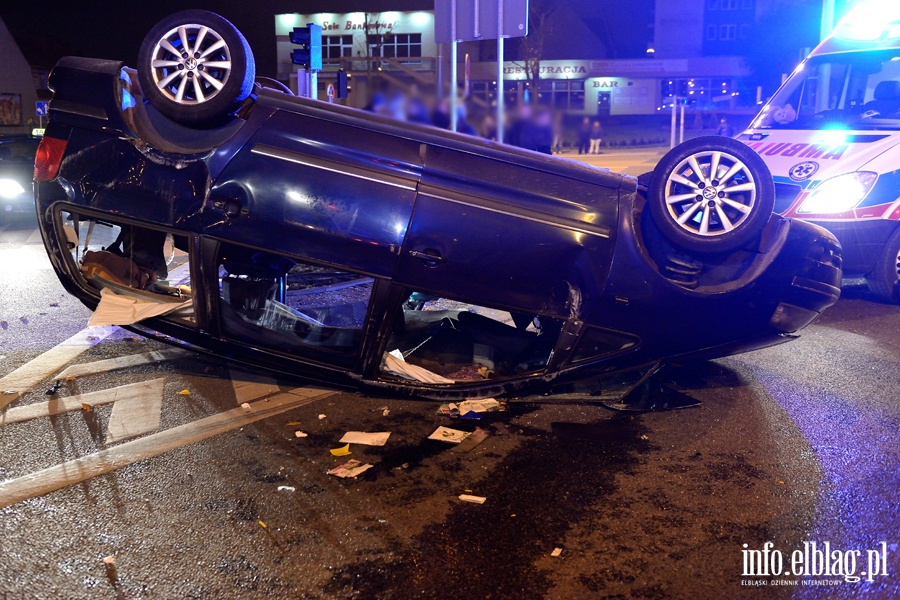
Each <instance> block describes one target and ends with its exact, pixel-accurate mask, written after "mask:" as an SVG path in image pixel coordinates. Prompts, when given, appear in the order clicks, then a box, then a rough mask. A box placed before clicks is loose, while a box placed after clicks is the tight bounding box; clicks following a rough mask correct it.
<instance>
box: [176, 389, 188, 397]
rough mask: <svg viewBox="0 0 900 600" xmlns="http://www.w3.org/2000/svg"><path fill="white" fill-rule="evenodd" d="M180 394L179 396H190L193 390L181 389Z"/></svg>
mask: <svg viewBox="0 0 900 600" xmlns="http://www.w3.org/2000/svg"><path fill="white" fill-rule="evenodd" d="M178 395H179V396H190V395H191V392H190V390H181V391H180V392H178Z"/></svg>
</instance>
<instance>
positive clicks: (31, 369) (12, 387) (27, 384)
mask: <svg viewBox="0 0 900 600" xmlns="http://www.w3.org/2000/svg"><path fill="white" fill-rule="evenodd" d="M116 329H117V328H116V327H91V328H88V329H82V330H81V331H79V332H78V333H76V334H75V335H73V336H72V337H70V338H69V339H67V340H65V341H64V342H61V343H60V344H57V345H56V346H55V347H53V348H51V349H50V350H47V351H46V352H44V353H43V354H41V355H40V356H38V357H37V358H35V359H34V360H32V361H29V362H27V363H25V364H24V365H22V366H21V367H19V368H18V369H16V370H15V371H13V372H12V373H10V374H9V375H6V376H5V377H2V378H0V392H3V391H11V392H14V393H12V394H0V409H3V408H6V407H7V406H8V405H9V404H10V403H12V402H13V401H15V400H18V399H19V398H20V397H21V396H22V395H23V394H26V393H27V392H28V391H29V390H31V388H33V387H34V386H36V385H37V384H39V383H40V382H41V381H43V380H45V379H47V378H48V377H50V376H51V375H53V374H54V373H56V372H57V371H59V370H60V369H61V368H63V366H65V365H66V364H68V363H70V362H72V361H73V360H75V358H77V357H78V356H79V355H80V354H82V353H83V352H84V351H85V350H87V349H88V348H90V347H91V346H95V345H97V344H98V343H100V342H101V341H102V340H104V339H105V338H106V337H108V336H109V335H110V334H111V333H112V332H113V331H115V330H116Z"/></svg>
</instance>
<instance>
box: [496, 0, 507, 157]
mask: <svg viewBox="0 0 900 600" xmlns="http://www.w3.org/2000/svg"><path fill="white" fill-rule="evenodd" d="M505 103H506V89H505V88H504V86H503V0H497V141H498V142H500V143H503V138H504V131H503V113H505V112H506V110H505V109H504V104H505Z"/></svg>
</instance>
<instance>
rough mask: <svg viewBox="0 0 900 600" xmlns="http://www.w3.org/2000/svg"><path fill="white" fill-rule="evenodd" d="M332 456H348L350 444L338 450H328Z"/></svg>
mask: <svg viewBox="0 0 900 600" xmlns="http://www.w3.org/2000/svg"><path fill="white" fill-rule="evenodd" d="M329 452H331V454H332V455H333V456H347V455H348V454H350V444H347V445H346V446H341V447H340V448H332V449H331V450H329Z"/></svg>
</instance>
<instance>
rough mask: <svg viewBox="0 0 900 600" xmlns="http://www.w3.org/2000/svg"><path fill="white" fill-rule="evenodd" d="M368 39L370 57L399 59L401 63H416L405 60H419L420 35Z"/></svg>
mask: <svg viewBox="0 0 900 600" xmlns="http://www.w3.org/2000/svg"><path fill="white" fill-rule="evenodd" d="M368 39H369V52H370V53H371V55H372V56H381V57H384V58H399V59H401V60H402V61H403V62H416V61H409V60H406V59H410V58H420V57H421V56H422V34H421V33H388V34H384V35H370V36H368Z"/></svg>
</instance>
